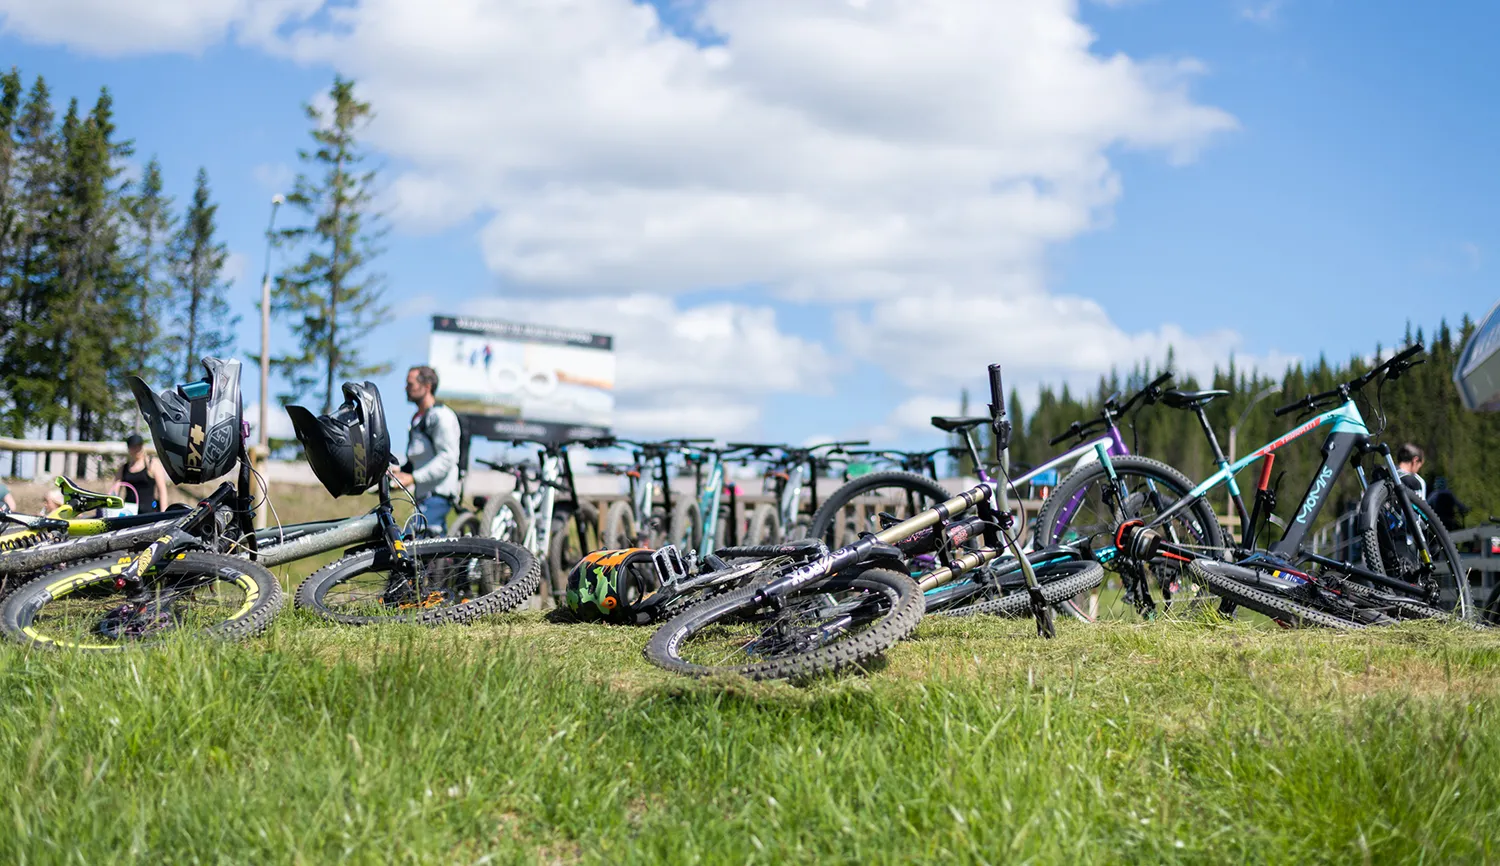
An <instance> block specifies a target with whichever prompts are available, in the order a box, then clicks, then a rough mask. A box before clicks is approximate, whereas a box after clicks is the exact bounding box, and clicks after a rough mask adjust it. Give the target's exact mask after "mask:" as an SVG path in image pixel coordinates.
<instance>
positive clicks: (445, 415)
mask: <svg viewBox="0 0 1500 866" xmlns="http://www.w3.org/2000/svg"><path fill="white" fill-rule="evenodd" d="M434 417H435V418H436V420H437V429H436V430H434V431H433V433H432V437H431V438H432V452H433V453H432V459H431V460H429V461H427V464H426V465H425V466H423V467H422V468H421V469H418V470H417V471H415V472H413V473H412V476H411V477H412V481H413V482H415V483H417V484H430V483H432V482H434V481H438V480H440V479H442V478H444V477H446V476H447V475H448V473H449V472H452V471H453V467H455V466H457V465H458V436H459V432H458V416H457V415H455V414H453V412H452V411H448V412H439V413H437V414H436V415H435V416H434Z"/></svg>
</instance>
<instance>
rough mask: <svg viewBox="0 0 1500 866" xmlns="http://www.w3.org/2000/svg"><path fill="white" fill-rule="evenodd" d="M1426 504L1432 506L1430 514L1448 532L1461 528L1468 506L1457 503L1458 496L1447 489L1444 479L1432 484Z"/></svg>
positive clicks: (1446, 480)
mask: <svg viewBox="0 0 1500 866" xmlns="http://www.w3.org/2000/svg"><path fill="white" fill-rule="evenodd" d="M1427 504H1428V505H1430V506H1432V513H1433V514H1436V515H1437V519H1438V520H1440V521H1442V523H1443V528H1444V529H1446V530H1448V531H1449V532H1452V531H1453V530H1455V529H1460V528H1462V522H1461V521H1462V518H1463V516H1464V515H1465V514H1468V513H1469V506H1467V505H1465V504H1463V503H1462V502H1459V501H1458V496H1457V495H1456V494H1455V493H1454V492H1453V491H1452V490H1449V489H1448V479H1446V478H1439V479H1437V480H1436V481H1434V482H1432V495H1431V496H1429V497H1427Z"/></svg>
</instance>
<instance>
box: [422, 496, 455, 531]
mask: <svg viewBox="0 0 1500 866" xmlns="http://www.w3.org/2000/svg"><path fill="white" fill-rule="evenodd" d="M417 510H418V511H421V512H422V516H423V517H426V518H427V535H428V537H430V538H440V537H442V535H443V534H444V533H445V532H447V525H448V512H449V511H451V510H453V503H452V502H450V501H449V500H448V497H446V496H437V495H433V496H429V497H427V498H426V499H423V500H422V501H421V502H418V503H417Z"/></svg>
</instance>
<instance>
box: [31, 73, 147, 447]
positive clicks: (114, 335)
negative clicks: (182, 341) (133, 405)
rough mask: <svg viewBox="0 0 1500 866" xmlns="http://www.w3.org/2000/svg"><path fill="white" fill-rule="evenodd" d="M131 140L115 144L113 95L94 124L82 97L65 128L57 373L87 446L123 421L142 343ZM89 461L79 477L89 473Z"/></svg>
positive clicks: (53, 319) (52, 342) (99, 105)
mask: <svg viewBox="0 0 1500 866" xmlns="http://www.w3.org/2000/svg"><path fill="white" fill-rule="evenodd" d="M130 153H131V146H130V144H129V143H128V142H121V141H117V140H116V139H115V123H114V101H113V99H112V98H111V97H110V95H109V91H108V90H107V89H101V90H100V93H99V98H98V100H97V101H96V102H95V103H94V107H93V109H92V110H91V111H90V112H89V114H88V116H87V117H85V118H80V117H79V116H78V112H77V107H76V100H75V102H74V104H72V105H70V106H69V109H68V114H67V117H66V118H65V119H64V121H63V128H62V134H61V148H60V155H61V159H62V163H63V170H62V172H61V173H60V175H59V182H58V193H59V195H58V200H59V203H60V207H59V208H58V210H57V217H56V223H57V226H58V232H57V238H58V243H59V247H58V250H57V252H58V253H59V255H58V257H57V259H58V263H59V267H58V272H57V275H56V277H57V278H56V282H55V285H54V287H53V290H52V291H51V292H50V293H49V294H48V297H47V311H46V316H47V321H46V323H45V333H46V335H47V342H48V348H49V350H50V354H49V367H51V368H52V369H56V370H57V371H58V373H59V375H58V379H57V380H58V382H59V383H60V387H61V395H62V397H63V402H64V403H65V405H66V407H67V409H68V410H69V412H70V414H71V417H72V422H73V426H74V429H75V430H76V431H77V434H78V438H79V439H98V438H104V437H106V436H109V435H112V434H113V433H114V432H116V431H117V430H119V429H120V428H121V427H122V426H123V424H122V423H121V422H122V415H123V412H122V410H123V408H124V405H125V397H124V395H125V394H126V393H127V390H126V388H125V387H124V386H125V382H124V377H125V372H126V371H127V370H128V369H129V368H130V366H131V362H132V360H133V358H134V357H135V356H136V349H135V346H136V345H137V344H138V342H139V340H140V329H139V325H140V323H139V320H138V319H137V317H136V305H135V303H134V301H135V298H136V295H137V286H136V283H135V281H134V279H133V274H132V273H131V270H130V268H129V267H128V263H127V261H126V258H125V256H124V255H123V254H122V251H121V228H122V223H123V221H124V218H125V212H124V208H123V204H122V202H123V194H124V187H123V185H120V184H117V183H116V181H117V179H118V177H119V175H120V174H121V172H122V171H123V169H122V167H121V161H122V160H123V159H124V158H125V157H127V156H129V155H130ZM85 464H86V460H85V459H84V458H83V457H82V456H81V455H80V457H79V461H78V472H79V474H86V469H85Z"/></svg>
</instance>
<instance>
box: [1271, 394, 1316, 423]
mask: <svg viewBox="0 0 1500 866" xmlns="http://www.w3.org/2000/svg"><path fill="white" fill-rule="evenodd" d="M1311 401H1312V395H1311V394H1308V395H1307V396H1306V397H1303V398H1302V399H1301V400H1298V401H1297V402H1295V403H1288V404H1286V405H1285V406H1282V407H1281V408H1280V409H1277V410H1276V411H1275V412H1272V413H1271V414H1273V415H1275V416H1276V417H1277V418H1280V417H1281V416H1282V415H1290V414H1292V413H1293V412H1295V411H1297V410H1298V409H1301V408H1302V407H1304V406H1306V405H1307V404H1308V403H1310V402H1311Z"/></svg>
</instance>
